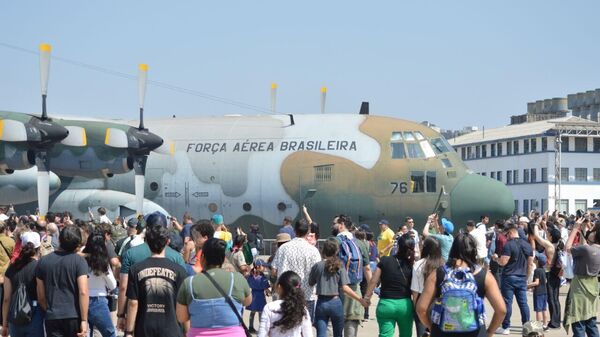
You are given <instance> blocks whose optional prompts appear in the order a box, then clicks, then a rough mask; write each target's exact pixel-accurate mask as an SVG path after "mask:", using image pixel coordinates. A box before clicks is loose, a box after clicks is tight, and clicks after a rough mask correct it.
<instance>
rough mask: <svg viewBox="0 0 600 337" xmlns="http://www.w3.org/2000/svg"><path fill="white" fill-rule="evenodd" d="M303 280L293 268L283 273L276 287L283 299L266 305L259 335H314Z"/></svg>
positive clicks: (292, 336) (269, 336)
mask: <svg viewBox="0 0 600 337" xmlns="http://www.w3.org/2000/svg"><path fill="white" fill-rule="evenodd" d="M301 282H302V280H301V279H300V276H298V274H296V273H294V272H293V271H291V270H288V271H286V272H285V273H283V274H281V276H280V277H279V279H278V280H277V287H276V288H275V291H276V292H277V294H278V296H279V298H281V299H280V300H277V301H273V302H271V303H269V304H267V305H266V306H265V308H264V310H263V313H262V318H261V320H260V328H259V330H258V337H312V326H311V322H310V318H309V315H308V310H307V309H306V299H305V298H304V293H303V292H302V289H301V288H300V283H301Z"/></svg>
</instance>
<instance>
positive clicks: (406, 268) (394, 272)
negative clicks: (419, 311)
mask: <svg viewBox="0 0 600 337" xmlns="http://www.w3.org/2000/svg"><path fill="white" fill-rule="evenodd" d="M377 268H379V269H381V295H380V296H379V297H380V298H390V299H401V298H410V296H411V290H410V283H411V280H412V266H411V265H409V264H408V263H406V262H404V261H403V260H399V259H397V258H396V257H395V256H384V257H382V258H381V260H380V261H379V264H377Z"/></svg>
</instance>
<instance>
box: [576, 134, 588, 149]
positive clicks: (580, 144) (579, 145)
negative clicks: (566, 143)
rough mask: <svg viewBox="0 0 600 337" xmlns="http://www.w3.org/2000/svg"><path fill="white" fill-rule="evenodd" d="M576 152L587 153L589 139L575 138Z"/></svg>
mask: <svg viewBox="0 0 600 337" xmlns="http://www.w3.org/2000/svg"><path fill="white" fill-rule="evenodd" d="M575 152H587V138H582V137H576V138H575Z"/></svg>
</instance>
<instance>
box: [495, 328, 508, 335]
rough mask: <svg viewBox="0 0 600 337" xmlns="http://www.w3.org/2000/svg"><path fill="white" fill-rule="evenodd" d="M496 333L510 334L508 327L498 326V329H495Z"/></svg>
mask: <svg viewBox="0 0 600 337" xmlns="http://www.w3.org/2000/svg"><path fill="white" fill-rule="evenodd" d="M496 334H498V335H510V328H507V329H502V327H499V328H498V329H496Z"/></svg>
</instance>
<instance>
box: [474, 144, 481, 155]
mask: <svg viewBox="0 0 600 337" xmlns="http://www.w3.org/2000/svg"><path fill="white" fill-rule="evenodd" d="M475 158H481V146H479V145H477V146H475Z"/></svg>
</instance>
